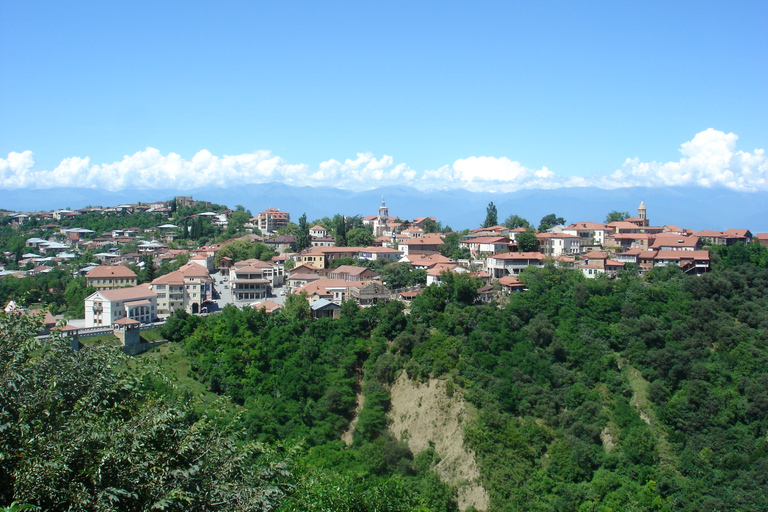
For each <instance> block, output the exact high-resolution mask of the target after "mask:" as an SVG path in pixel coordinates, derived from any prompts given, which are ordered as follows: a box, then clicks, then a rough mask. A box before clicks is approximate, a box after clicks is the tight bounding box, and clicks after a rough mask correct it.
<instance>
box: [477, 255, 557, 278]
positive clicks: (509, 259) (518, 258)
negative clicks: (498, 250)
mask: <svg viewBox="0 0 768 512" xmlns="http://www.w3.org/2000/svg"><path fill="white" fill-rule="evenodd" d="M544 258H545V256H544V255H543V254H542V253H540V252H507V253H504V254H492V255H490V256H488V258H486V264H485V270H486V271H487V272H488V273H489V274H491V275H492V276H493V277H494V278H499V277H504V276H506V275H518V274H519V273H520V272H522V271H523V270H524V269H526V268H528V267H538V268H542V267H544Z"/></svg>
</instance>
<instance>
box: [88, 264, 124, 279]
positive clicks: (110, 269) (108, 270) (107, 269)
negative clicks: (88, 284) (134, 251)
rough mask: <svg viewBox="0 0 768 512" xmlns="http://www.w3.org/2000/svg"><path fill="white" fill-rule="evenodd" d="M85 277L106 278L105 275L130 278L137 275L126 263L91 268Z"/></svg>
mask: <svg viewBox="0 0 768 512" xmlns="http://www.w3.org/2000/svg"><path fill="white" fill-rule="evenodd" d="M85 277H88V278H105V277H113V278H114V277H123V278H130V277H136V273H135V272H134V271H133V270H131V269H129V268H128V267H126V266H125V265H99V266H98V267H96V268H94V269H92V270H90V271H89V272H88V273H87V274H85Z"/></svg>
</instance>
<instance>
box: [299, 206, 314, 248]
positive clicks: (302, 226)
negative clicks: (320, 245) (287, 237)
mask: <svg viewBox="0 0 768 512" xmlns="http://www.w3.org/2000/svg"><path fill="white" fill-rule="evenodd" d="M295 235H296V252H301V251H303V250H304V249H306V248H307V247H310V246H311V245H312V238H311V237H310V236H309V224H308V223H307V214H306V213H304V214H302V215H301V217H299V226H298V228H297V229H296V233H295Z"/></svg>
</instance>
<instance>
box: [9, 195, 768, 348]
mask: <svg viewBox="0 0 768 512" xmlns="http://www.w3.org/2000/svg"><path fill="white" fill-rule="evenodd" d="M373 209H375V205H374V207H373V208H372V210H373ZM425 213H427V212H425ZM601 221H602V222H601ZM467 222H468V223H469V222H473V221H472V220H470V219H467ZM474 222H476V224H479V225H480V227H478V228H476V229H465V230H464V231H462V232H454V231H450V230H449V229H444V228H443V226H442V224H441V223H440V221H438V220H437V219H436V218H435V217H430V216H425V217H418V218H415V219H402V218H400V217H397V216H393V215H390V213H389V209H388V208H387V206H386V203H385V201H384V199H383V198H382V201H381V205H380V206H379V207H378V211H377V212H376V213H375V214H373V215H365V216H361V215H355V216H345V215H341V214H336V215H334V216H333V217H324V218H322V219H316V220H314V221H311V222H310V221H308V220H307V218H306V215H301V217H299V219H298V220H297V222H294V221H292V220H291V215H290V213H289V212H285V211H281V210H279V209H277V208H274V207H269V208H266V209H265V210H264V211H262V212H260V213H258V214H256V215H253V214H252V213H251V212H250V211H248V210H246V209H245V208H244V207H242V206H239V205H238V206H236V207H235V209H231V208H229V207H227V206H224V205H216V204H211V203H210V202H206V201H198V200H194V199H193V198H192V197H184V196H177V197H175V198H173V199H172V200H170V201H159V202H151V203H141V202H140V203H136V204H121V205H117V206H109V207H88V208H83V209H79V210H69V209H67V210H58V211H50V212H10V211H2V212H0V250H2V255H1V258H0V299H2V301H3V304H4V305H5V306H4V307H5V309H6V311H10V310H17V311H20V312H24V313H25V314H34V315H40V317H41V319H43V323H44V326H45V330H46V331H50V330H51V329H61V330H63V331H66V332H68V333H70V334H72V335H73V336H76V337H77V336H88V335H90V334H94V333H101V332H104V331H105V330H115V332H116V333H121V336H119V337H120V339H122V340H123V341H124V343H126V344H130V343H134V342H135V341H136V340H137V337H136V336H135V333H136V332H138V331H139V330H140V329H141V328H142V327H144V326H146V327H149V326H153V325H155V324H156V322H162V321H164V319H166V318H168V317H169V316H171V315H173V314H174V313H175V312H177V311H183V312H185V313H186V314H191V315H206V314H210V313H214V312H216V311H219V310H221V309H222V308H224V307H226V306H228V305H234V306H236V307H240V308H246V307H247V308H257V309H263V310H264V311H265V312H266V313H273V312H275V311H278V310H280V309H282V308H284V307H285V305H286V300H297V299H298V298H301V300H306V301H308V303H309V307H310V309H311V314H312V315H313V317H315V318H324V317H331V318H337V317H338V316H339V315H340V314H341V313H340V312H341V305H342V303H343V302H344V301H349V300H352V301H354V302H356V303H357V304H358V305H359V306H361V307H366V306H370V305H372V304H376V303H378V302H382V301H394V300H396V301H404V302H409V301H410V300H412V299H413V298H414V297H415V296H417V295H418V294H419V293H420V292H421V291H422V290H424V288H425V287H427V286H440V284H441V283H442V282H443V281H444V280H445V279H447V278H453V277H455V276H457V275H462V276H464V277H463V278H465V279H471V281H469V282H471V283H472V284H473V286H474V288H475V289H476V297H477V298H476V300H477V301H478V302H490V301H492V300H503V297H504V296H505V295H506V294H509V293H515V292H524V291H525V285H524V279H523V280H521V279H520V274H521V273H522V272H524V271H525V270H526V269H527V268H530V267H538V268H541V267H544V266H545V265H554V266H557V267H564V268H571V269H576V270H578V271H580V272H581V273H583V275H584V276H585V277H586V278H603V279H610V278H615V277H617V276H619V275H621V273H622V272H629V273H633V274H642V273H644V272H647V271H649V270H651V269H653V268H655V267H665V266H676V267H679V269H680V271H682V272H684V273H687V274H702V273H704V272H707V271H708V270H709V268H710V250H711V249H712V247H714V246H728V245H734V244H742V245H749V244H753V243H754V244H758V243H759V244H762V245H764V246H768V233H758V234H755V235H753V234H752V233H751V232H750V231H749V230H748V229H744V228H743V227H742V228H734V229H728V230H726V231H712V230H705V231H693V230H690V229H686V228H681V227H679V226H676V225H671V224H667V225H664V226H654V225H652V223H651V222H650V217H649V216H648V211H647V209H646V206H645V204H644V203H643V202H641V203H640V206H639V207H638V209H637V214H636V215H630V214H629V213H628V212H617V211H614V212H610V213H608V214H607V216H606V218H605V219H591V220H586V219H585V220H578V221H577V222H571V223H566V221H565V219H563V218H561V217H558V216H557V215H556V214H550V215H547V216H545V217H544V218H542V219H541V221H540V223H539V224H538V225H534V224H533V223H531V222H529V221H528V220H526V219H524V218H523V217H520V216H518V215H510V216H509V217H508V218H507V219H506V221H504V222H501V223H500V222H499V219H498V214H497V210H496V207H495V205H494V204H493V203H490V204H489V205H488V209H487V216H486V218H485V219H484V221H483V220H482V219H475V220H474ZM43 334H45V332H44V333H43Z"/></svg>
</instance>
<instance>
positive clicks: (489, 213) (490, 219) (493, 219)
mask: <svg viewBox="0 0 768 512" xmlns="http://www.w3.org/2000/svg"><path fill="white" fill-rule="evenodd" d="M485 211H486V214H485V221H484V222H483V225H482V226H481V227H483V228H490V227H493V226H498V225H499V212H498V210H497V209H496V205H495V204H493V201H491V202H490V203H488V207H487V208H486V209H485Z"/></svg>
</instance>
